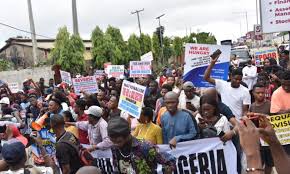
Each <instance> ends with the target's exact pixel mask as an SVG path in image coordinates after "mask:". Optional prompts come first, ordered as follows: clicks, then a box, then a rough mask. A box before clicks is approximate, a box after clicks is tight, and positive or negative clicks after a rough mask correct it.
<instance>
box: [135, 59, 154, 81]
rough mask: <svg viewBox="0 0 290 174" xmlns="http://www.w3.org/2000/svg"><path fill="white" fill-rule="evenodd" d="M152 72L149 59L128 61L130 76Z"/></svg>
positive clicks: (141, 75)
mask: <svg viewBox="0 0 290 174" xmlns="http://www.w3.org/2000/svg"><path fill="white" fill-rule="evenodd" d="M148 74H149V75H150V74H152V72H151V61H130V77H145V76H146V75H148Z"/></svg>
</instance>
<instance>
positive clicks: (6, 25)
mask: <svg viewBox="0 0 290 174" xmlns="http://www.w3.org/2000/svg"><path fill="white" fill-rule="evenodd" d="M0 25H3V26H5V27H8V28H12V29H14V30H18V31H22V32H24V33H28V34H34V33H31V32H30V31H26V30H23V29H20V28H17V27H13V26H11V25H8V24H5V23H2V22H0ZM35 35H36V36H39V37H43V38H47V39H54V38H51V37H48V36H44V35H41V34H36V33H35Z"/></svg>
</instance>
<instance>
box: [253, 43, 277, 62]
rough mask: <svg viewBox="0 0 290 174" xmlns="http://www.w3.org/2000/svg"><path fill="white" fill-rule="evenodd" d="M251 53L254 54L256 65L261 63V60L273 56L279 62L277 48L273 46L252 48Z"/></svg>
mask: <svg viewBox="0 0 290 174" xmlns="http://www.w3.org/2000/svg"><path fill="white" fill-rule="evenodd" d="M252 53H253V54H254V56H255V62H256V66H261V65H263V62H264V60H265V59H266V58H273V59H276V61H277V62H279V61H278V52H277V48H275V47H263V48H258V49H253V50H252Z"/></svg>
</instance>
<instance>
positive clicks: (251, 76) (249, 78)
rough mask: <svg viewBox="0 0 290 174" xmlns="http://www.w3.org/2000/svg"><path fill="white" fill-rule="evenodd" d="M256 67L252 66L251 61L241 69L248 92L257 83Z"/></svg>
mask: <svg viewBox="0 0 290 174" xmlns="http://www.w3.org/2000/svg"><path fill="white" fill-rule="evenodd" d="M257 76H258V74H257V67H256V66H255V65H252V60H249V61H248V62H247V66H245V67H244V68H243V82H245V83H246V84H247V86H248V89H249V90H252V89H253V86H254V84H255V83H256V82H257Z"/></svg>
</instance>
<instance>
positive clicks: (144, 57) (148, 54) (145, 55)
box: [141, 51, 153, 61]
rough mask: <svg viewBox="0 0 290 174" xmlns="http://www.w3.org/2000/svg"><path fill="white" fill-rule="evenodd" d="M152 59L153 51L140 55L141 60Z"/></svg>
mask: <svg viewBox="0 0 290 174" xmlns="http://www.w3.org/2000/svg"><path fill="white" fill-rule="evenodd" d="M152 60H153V53H152V51H150V52H148V53H146V54H144V55H143V56H141V61H152Z"/></svg>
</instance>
